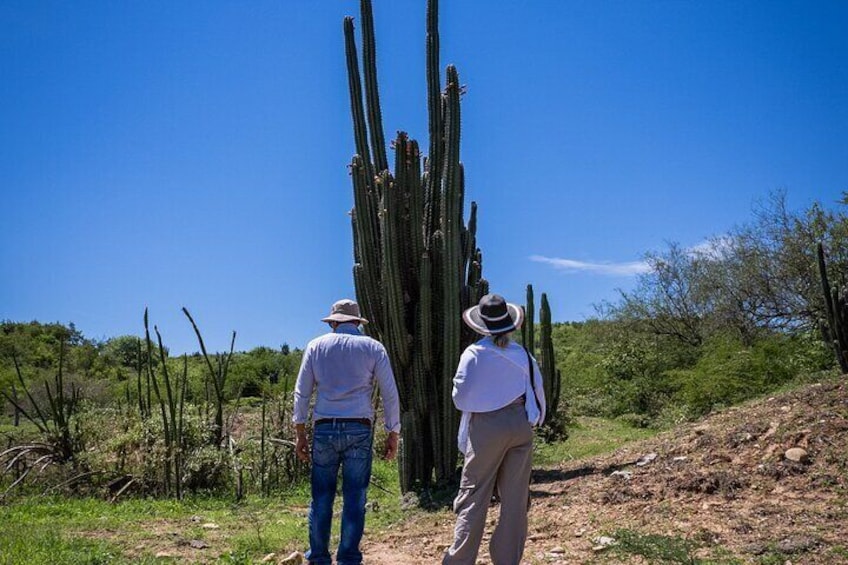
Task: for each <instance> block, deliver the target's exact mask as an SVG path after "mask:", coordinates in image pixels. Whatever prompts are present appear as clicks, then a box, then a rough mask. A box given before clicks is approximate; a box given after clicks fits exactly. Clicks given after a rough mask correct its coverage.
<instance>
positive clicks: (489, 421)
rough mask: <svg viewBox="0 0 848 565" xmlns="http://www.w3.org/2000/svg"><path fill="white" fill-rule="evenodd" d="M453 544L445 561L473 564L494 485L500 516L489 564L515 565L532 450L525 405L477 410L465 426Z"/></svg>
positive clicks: (523, 523) (522, 537)
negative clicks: (462, 464)
mask: <svg viewBox="0 0 848 565" xmlns="http://www.w3.org/2000/svg"><path fill="white" fill-rule="evenodd" d="M468 441H469V444H470V449H469V451H468V453H467V454H466V455H465V465H464V466H463V468H462V481H461V482H460V484H459V494H457V496H456V500H454V503H453V509H454V511H455V512H456V513H457V518H456V528H455V530H454V541H453V545H452V546H451V547H450V548H448V551H447V553H446V554H445V557H444V559H443V560H442V564H443V565H474V563H476V561H477V552H478V550H479V549H480V541H481V540H482V538H483V529H484V527H485V525H486V512H487V510H488V509H489V502H490V500H491V498H492V491H493V489H494V487H495V485H497V487H498V494H499V495H500V499H501V515H500V518H499V519H498V525H497V527H495V531H494V533H493V534H492V539H491V540H490V541H489V555H490V556H491V558H492V564H493V565H519V563H520V562H521V555H522V554H523V553H524V542H525V540H526V538H527V497H528V491H529V488H530V466H531V459H532V455H533V429H532V428H531V427H530V424H529V423H528V422H527V414H526V413H525V411H524V405H523V404H510V405H508V406H505V407H504V408H501V409H499V410H495V411H494V412H483V413H475V414H473V415H472V416H471V423H470V425H469V429H468Z"/></svg>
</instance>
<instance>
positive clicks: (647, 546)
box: [611, 530, 701, 565]
mask: <svg viewBox="0 0 848 565" xmlns="http://www.w3.org/2000/svg"><path fill="white" fill-rule="evenodd" d="M611 537H612V538H614V539H615V540H616V544H615V545H614V546H612V549H613V551H614V552H615V553H618V554H628V555H639V556H641V557H644V558H645V559H647V560H648V562H649V563H683V564H686V565H690V564H692V565H694V564H696V563H701V561H699V560H697V559H696V558H695V556H694V555H693V552H694V551H695V550H696V549H697V547H698V546H697V544H695V543H694V542H692V541H689V540H686V539H684V538H681V537H671V536H663V535H659V534H642V533H639V532H634V531H633V530H616V532H615V533H614V534H612V536H611Z"/></svg>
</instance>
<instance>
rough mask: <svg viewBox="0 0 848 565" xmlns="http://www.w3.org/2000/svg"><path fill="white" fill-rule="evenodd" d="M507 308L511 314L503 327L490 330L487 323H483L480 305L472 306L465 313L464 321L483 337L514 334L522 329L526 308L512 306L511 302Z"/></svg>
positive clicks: (507, 304) (463, 315) (463, 314)
mask: <svg viewBox="0 0 848 565" xmlns="http://www.w3.org/2000/svg"><path fill="white" fill-rule="evenodd" d="M506 308H507V312H509V320H508V321H507V320H504V321H505V322H506V323H505V324H504V325H503V326H499V327H495V328H491V329H489V327H488V326H487V325H486V322H485V321H483V318H482V316H480V306H479V305H478V306H472V307H471V308H469V309H468V310H466V311H465V312H463V313H462V321H463V322H465V325H467V326H468V327H469V328H471V329H472V330H474V331H475V332H477V333H478V334H481V335H497V334H503V333H508V332H512V331H515V330H517V329H518V328H520V327H521V323H522V322H524V308H522V307H521V306H517V305H515V304H512V303H511V302H507V303H506Z"/></svg>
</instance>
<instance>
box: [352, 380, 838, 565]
mask: <svg viewBox="0 0 848 565" xmlns="http://www.w3.org/2000/svg"><path fill="white" fill-rule="evenodd" d="M793 447H799V448H802V449H804V451H805V452H806V459H805V461H804V462H793V461H791V460H788V459H787V458H786V457H785V453H786V450H788V449H789V448H793ZM649 454H655V455H654V456H653V459H651V461H649V462H648V463H646V464H644V465H641V466H637V465H634V463H635V462H636V461H637V460H639V459H640V458H642V457H644V456H646V455H649ZM616 471H617V472H616ZM531 494H532V496H533V507H532V509H531V512H530V526H529V538H528V542H527V547H526V550H525V553H524V561H523V565H525V564H526V565H538V564H542V563H544V564H556V563H648V562H658V560H659V558H658V557H657V556H658V555H666V554H667V555H672V556H674V555H682V556H684V557H685V558H688V559H712V560H718V562H721V561H722V560H724V562H728V561H729V560H730V559H731V558H732V559H735V560H736V561H735V562H736V563H739V562H742V563H756V562H769V563H785V562H791V563H795V564H798V563H805V564H806V563H814V564H815V563H822V564H824V563H827V564H834V563H848V385H846V383H845V382H844V380H843V381H832V382H828V383H823V384H818V385H811V386H809V387H806V388H804V389H800V390H798V391H794V392H791V393H788V394H785V395H781V396H778V397H775V398H771V399H766V400H763V401H760V402H757V403H753V404H749V405H746V406H742V407H738V408H734V409H731V410H728V411H726V412H723V413H721V414H718V415H716V416H713V417H711V418H709V419H707V420H705V421H703V422H700V423H698V424H695V425H688V426H685V427H683V428H680V429H678V430H675V431H673V432H669V433H665V434H662V435H660V436H658V437H656V438H653V439H650V440H646V441H644V442H639V443H634V444H630V445H628V446H627V447H626V448H623V449H621V450H619V451H617V452H615V453H613V454H611V455H609V456H606V457H602V458H596V459H593V460H591V461H577V462H573V463H569V464H568V465H562V466H561V467H558V468H552V469H544V470H536V471H535V472H534V477H533V483H532V484H531ZM497 513H498V508H497V506H493V507H491V508H490V509H489V522H488V525H487V536H488V535H490V533H491V530H492V528H493V526H494V519H495V517H496V516H497ZM453 519H454V516H453V514H451V513H449V512H447V511H442V512H437V513H432V514H426V515H422V516H419V517H417V518H415V519H413V520H410V521H407V522H406V523H403V524H399V525H397V526H395V527H394V528H392V529H389V530H386V531H384V532H381V533H379V534H374V535H369V536H368V539H367V541H366V543H365V544H364V547H363V549H364V553H365V555H366V563H368V564H369V565H416V564H437V563H439V562H440V558H441V555H442V553H443V552H444V550H445V547H446V546H447V545H448V544H449V543H450V541H451V539H452V530H453ZM599 536H611V537H618V538H619V539H618V540H617V541H618V542H619V551H616V550H613V549H610V548H606V549H602V550H597V549H595V548H597V547H598V545H599V544H598V542H597V538H598V537H599ZM486 539H488V538H486ZM625 547H626V548H627V549H626V550H624V551H622V550H621V549H622V548H625ZM652 551H653V552H660V551H665V552H666V554H661V553H653V554H652V553H651V552H652ZM478 563H489V561H488V552H487V550H486V541H485V540H484V542H483V547H482V549H481V556H480V559H479V561H478Z"/></svg>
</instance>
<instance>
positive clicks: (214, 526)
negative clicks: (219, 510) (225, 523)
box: [200, 522, 221, 530]
mask: <svg viewBox="0 0 848 565" xmlns="http://www.w3.org/2000/svg"><path fill="white" fill-rule="evenodd" d="M200 527H201V528H203V529H204V530H220V529H221V526H219V525H218V524H215V523H213V522H207V523H205V524H203V525H202V526H200Z"/></svg>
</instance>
